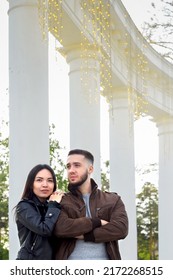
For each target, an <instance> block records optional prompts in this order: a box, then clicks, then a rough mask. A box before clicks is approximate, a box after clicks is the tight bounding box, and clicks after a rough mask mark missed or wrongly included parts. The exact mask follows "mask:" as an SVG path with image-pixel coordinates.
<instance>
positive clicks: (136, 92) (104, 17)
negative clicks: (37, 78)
mask: <svg viewBox="0 0 173 280" xmlns="http://www.w3.org/2000/svg"><path fill="white" fill-rule="evenodd" d="M78 1H79V3H78V4H80V10H81V13H80V14H81V38H80V59H81V69H80V72H81V85H82V92H83V94H85V95H86V96H87V98H88V100H89V102H97V101H98V100H99V96H100V95H103V96H104V97H105V98H106V100H107V102H108V103H109V104H110V107H111V100H112V98H113V87H112V84H113V75H112V57H111V52H112V33H111V32H112V31H111V0H78ZM38 7H39V8H38V10H39V20H40V25H41V28H42V34H43V38H44V39H46V38H47V34H48V32H50V33H52V34H53V35H54V37H55V39H56V40H57V41H58V42H59V43H60V44H61V45H62V46H63V28H64V24H65V21H64V23H63V0H38ZM124 17H125V20H126V24H127V27H128V25H129V22H128V20H127V18H128V16H127V14H125V15H124ZM121 40H122V43H123V44H124V46H125V47H124V48H122V50H120V52H124V55H123V56H125V63H126V66H127V67H126V68H127V94H128V100H129V111H130V113H131V114H132V115H133V116H135V117H136V118H139V117H140V116H141V115H143V114H144V115H145V114H147V104H148V103H147V93H146V92H147V72H148V65H147V60H146V57H145V50H146V44H145V43H144V42H141V38H140V39H139V38H138V37H137V38H136V40H139V42H140V43H141V48H140V49H139V48H137V47H136V49H135V50H134V49H133V48H134V44H132V42H131V40H132V39H131V34H130V33H128V32H127V33H124V34H122V35H121ZM57 50H58V48H57ZM134 53H135V58H134V56H133V54H134ZM133 71H135V72H136V74H135V75H133ZM134 77H135V78H134ZM134 79H135V81H134ZM114 94H115V93H114Z"/></svg>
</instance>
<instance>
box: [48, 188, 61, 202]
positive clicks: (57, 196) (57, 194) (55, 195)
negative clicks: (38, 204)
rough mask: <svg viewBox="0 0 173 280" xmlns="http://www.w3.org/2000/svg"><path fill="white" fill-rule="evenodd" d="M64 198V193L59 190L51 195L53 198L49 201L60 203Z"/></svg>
mask: <svg viewBox="0 0 173 280" xmlns="http://www.w3.org/2000/svg"><path fill="white" fill-rule="evenodd" d="M63 196H64V192H63V191H61V190H57V191H55V192H54V193H52V194H51V196H50V197H49V201H56V202H58V203H60V202H61V199H62V197H63Z"/></svg>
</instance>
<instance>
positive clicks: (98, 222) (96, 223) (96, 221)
mask: <svg viewBox="0 0 173 280" xmlns="http://www.w3.org/2000/svg"><path fill="white" fill-rule="evenodd" d="M91 220H92V224H93V229H95V228H97V227H100V226H101V220H100V219H99V218H94V219H91Z"/></svg>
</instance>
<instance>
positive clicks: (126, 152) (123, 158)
mask: <svg viewBox="0 0 173 280" xmlns="http://www.w3.org/2000/svg"><path fill="white" fill-rule="evenodd" d="M113 96H114V97H113V101H112V108H111V110H110V186H111V191H114V192H117V193H118V194H119V195H120V196H121V198H122V200H123V202H124V204H125V206H126V210H127V214H128V218H129V234H128V236H127V237H126V239H125V240H122V241H120V251H121V255H122V259H126V260H132V259H133V260H134V259H137V228H136V204H135V199H136V196H135V163H134V128H133V122H131V119H130V114H129V107H128V98H127V92H123V90H122V91H120V90H116V89H114V92H113Z"/></svg>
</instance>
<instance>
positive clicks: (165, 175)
mask: <svg viewBox="0 0 173 280" xmlns="http://www.w3.org/2000/svg"><path fill="white" fill-rule="evenodd" d="M157 125H158V136H159V259H160V260H173V243H172V237H173V222H172V215H173V119H172V118H168V119H167V120H166V119H165V120H163V121H160V122H158V123H157Z"/></svg>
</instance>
